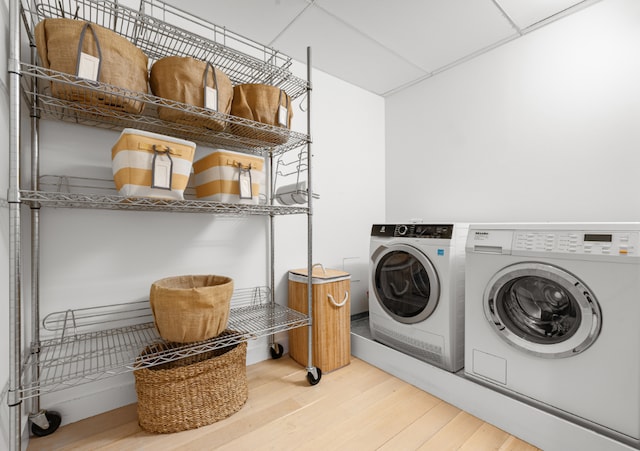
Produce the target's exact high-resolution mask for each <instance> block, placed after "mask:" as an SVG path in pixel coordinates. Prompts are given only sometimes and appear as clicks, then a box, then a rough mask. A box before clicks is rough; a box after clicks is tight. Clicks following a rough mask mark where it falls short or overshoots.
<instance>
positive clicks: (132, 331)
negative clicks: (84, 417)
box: [20, 287, 309, 399]
mask: <svg viewBox="0 0 640 451" xmlns="http://www.w3.org/2000/svg"><path fill="white" fill-rule="evenodd" d="M270 299H271V292H270V290H269V289H268V288H267V287H256V288H247V289H238V290H236V291H235V292H234V295H233V298H232V300H231V305H232V308H231V312H230V316H229V323H228V326H227V329H228V330H230V331H234V333H232V334H230V335H225V336H222V337H218V338H212V339H210V340H206V341H202V342H198V343H189V344H181V343H172V342H167V341H165V340H163V339H162V338H161V337H160V336H159V335H158V332H157V330H156V328H155V326H154V323H153V316H152V314H151V311H150V308H149V302H148V301H139V302H132V303H128V304H114V305H110V306H102V307H94V308H85V309H77V310H67V311H62V312H55V313H51V314H49V315H48V316H47V317H45V319H44V320H43V328H44V329H45V330H48V331H52V332H55V333H56V334H57V336H56V337H55V338H50V339H47V340H43V341H41V342H40V343H39V344H35V345H34V346H33V348H34V351H36V352H33V353H32V354H30V355H29V357H28V359H27V361H26V363H25V365H24V372H23V375H24V376H25V379H26V376H27V375H30V374H33V372H32V371H33V369H34V368H38V369H39V375H40V377H39V380H36V381H27V380H24V381H23V383H22V386H21V387H20V397H21V399H26V398H31V397H34V396H38V395H41V394H44V393H48V392H52V391H57V390H62V389H65V388H71V387H75V386H78V385H82V384H85V383H89V382H94V381H97V380H102V379H105V378H108V377H112V376H116V375H119V374H123V373H127V372H130V371H135V370H136V369H140V368H147V367H151V366H154V365H159V364H161V363H167V362H171V361H174V360H178V359H181V358H184V357H188V356H192V355H195V354H200V353H203V352H207V351H212V350H214V349H219V348H222V347H226V346H231V345H234V344H238V343H241V342H244V341H247V340H251V339H256V338H260V337H263V336H267V335H272V334H274V333H278V332H284V331H287V330H290V329H294V328H297V327H302V326H306V325H308V324H309V317H308V316H307V315H304V314H302V313H300V312H297V311H295V310H292V309H289V308H287V307H284V306H281V305H279V304H276V303H274V302H271V300H270ZM105 325H109V326H110V328H108V329H104V327H105ZM101 328H103V329H101ZM143 351H144V353H143ZM141 354H143V355H141Z"/></svg>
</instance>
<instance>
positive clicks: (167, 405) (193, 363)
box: [133, 342, 249, 433]
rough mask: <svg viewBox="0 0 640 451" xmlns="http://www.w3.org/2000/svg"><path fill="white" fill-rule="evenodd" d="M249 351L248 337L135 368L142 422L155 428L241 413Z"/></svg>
mask: <svg viewBox="0 0 640 451" xmlns="http://www.w3.org/2000/svg"><path fill="white" fill-rule="evenodd" d="M145 353H147V354H148V353H151V352H150V351H149V350H146V351H145ZM143 354H144V353H143ZM246 355H247V343H246V342H243V343H240V344H238V345H234V346H229V347H226V348H222V349H216V350H214V351H209V352H206V353H203V354H197V355H194V356H191V357H186V358H184V359H180V360H177V361H174V362H170V363H165V364H161V365H156V366H152V367H149V368H142V369H139V370H135V371H134V372H133V374H134V376H135V380H136V393H137V394H138V423H139V424H140V427H141V428H142V429H144V430H145V431H148V432H154V433H170V432H178V431H185V430H187V429H195V428H198V427H201V426H205V425H208V424H212V423H215V422H216V421H219V420H222V419H224V418H226V417H228V416H230V415H232V414H234V413H236V412H237V411H238V410H240V409H241V408H242V406H243V405H244V404H245V402H246V401H247V397H248V394H249V389H248V386H247V370H246Z"/></svg>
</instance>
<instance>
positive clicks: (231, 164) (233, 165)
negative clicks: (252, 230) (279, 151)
mask: <svg viewBox="0 0 640 451" xmlns="http://www.w3.org/2000/svg"><path fill="white" fill-rule="evenodd" d="M193 171H194V175H195V185H196V196H197V197H198V198H200V199H209V200H214V201H217V202H227V203H240V204H254V205H256V204H258V203H259V202H260V195H261V194H262V195H264V192H265V174H264V158H262V157H260V156H257V155H249V154H245V153H241V152H232V151H230V150H216V151H214V152H212V153H210V154H209V155H207V156H206V157H203V158H201V159H199V160H198V161H196V162H195V163H193Z"/></svg>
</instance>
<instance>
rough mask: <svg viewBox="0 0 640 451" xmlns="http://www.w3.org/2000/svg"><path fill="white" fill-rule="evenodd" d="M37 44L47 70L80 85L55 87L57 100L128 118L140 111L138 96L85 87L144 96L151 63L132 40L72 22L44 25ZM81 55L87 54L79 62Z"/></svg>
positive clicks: (39, 28)
mask: <svg viewBox="0 0 640 451" xmlns="http://www.w3.org/2000/svg"><path fill="white" fill-rule="evenodd" d="M35 39H36V47H37V49H38V55H39V57H40V61H41V63H42V66H43V67H45V68H47V69H51V70H54V71H57V72H64V73H66V74H70V75H74V76H77V77H78V81H79V82H78V83H77V84H74V85H70V84H66V83H62V82H52V83H51V94H53V95H54V96H55V97H58V98H61V99H64V100H70V101H74V102H79V103H85V104H90V105H97V106H101V107H104V108H109V109H116V110H121V111H125V112H127V113H134V114H137V113H140V112H142V110H143V108H144V103H143V102H142V99H141V98H140V99H138V98H136V96H135V94H130V93H127V94H126V95H123V94H122V92H121V91H119V90H117V89H111V90H110V89H109V88H108V87H106V88H105V87H101V88H100V90H99V91H97V90H91V89H88V88H83V87H82V86H81V84H86V86H91V83H92V81H99V82H101V83H106V84H109V85H113V86H116V87H118V88H123V89H126V90H128V91H134V92H140V93H145V94H146V93H147V82H148V67H147V66H148V58H147V56H146V55H145V54H144V52H143V51H142V50H140V49H139V48H138V47H136V46H135V45H134V44H133V43H131V42H129V40H128V39H126V38H125V37H123V36H120V35H119V34H117V33H115V32H113V31H111V30H109V29H107V28H104V27H101V26H100V25H97V24H94V23H90V22H85V21H82V20H74V19H44V20H42V21H40V22H39V23H38V24H37V25H36V28H35ZM79 48H80V49H81V50H80V52H78V50H79ZM79 53H84V54H85V55H84V56H83V57H82V60H81V61H78V59H79V58H80V55H79ZM81 62H82V64H81ZM89 74H91V75H89ZM89 76H95V78H88V77H89ZM85 80H86V81H85ZM109 92H112V93H113V94H112V95H110V94H109Z"/></svg>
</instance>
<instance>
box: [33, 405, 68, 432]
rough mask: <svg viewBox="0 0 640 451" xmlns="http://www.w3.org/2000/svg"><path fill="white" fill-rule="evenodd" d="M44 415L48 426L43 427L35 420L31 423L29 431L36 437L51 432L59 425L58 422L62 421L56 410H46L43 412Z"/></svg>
mask: <svg viewBox="0 0 640 451" xmlns="http://www.w3.org/2000/svg"><path fill="white" fill-rule="evenodd" d="M44 415H45V416H46V419H47V422H48V423H49V425H48V427H46V428H43V427H41V426H39V425H37V424H36V423H35V422H32V423H31V433H32V434H33V435H35V436H36V437H45V436H47V435H50V434H53V433H54V432H55V431H57V430H58V428H59V427H60V423H61V422H62V416H61V415H60V414H59V413H58V412H54V411H48V412H44Z"/></svg>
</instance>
